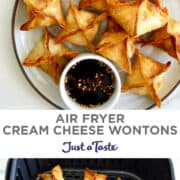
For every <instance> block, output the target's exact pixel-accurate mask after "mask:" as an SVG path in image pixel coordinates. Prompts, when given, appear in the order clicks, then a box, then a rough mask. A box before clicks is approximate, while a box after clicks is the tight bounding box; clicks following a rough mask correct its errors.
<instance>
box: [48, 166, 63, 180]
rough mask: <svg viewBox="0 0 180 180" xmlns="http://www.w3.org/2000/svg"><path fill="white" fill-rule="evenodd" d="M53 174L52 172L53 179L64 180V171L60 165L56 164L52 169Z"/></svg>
mask: <svg viewBox="0 0 180 180" xmlns="http://www.w3.org/2000/svg"><path fill="white" fill-rule="evenodd" d="M51 174H52V177H53V178H52V179H53V180H64V177H63V171H62V169H61V167H60V166H59V165H57V166H55V167H54V168H53V169H52V171H51Z"/></svg>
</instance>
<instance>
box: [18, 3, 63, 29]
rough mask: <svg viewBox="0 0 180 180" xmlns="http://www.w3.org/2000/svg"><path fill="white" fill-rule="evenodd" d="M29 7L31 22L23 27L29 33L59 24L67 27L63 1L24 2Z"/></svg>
mask: <svg viewBox="0 0 180 180" xmlns="http://www.w3.org/2000/svg"><path fill="white" fill-rule="evenodd" d="M24 2H25V4H26V5H27V10H28V14H29V20H28V21H27V22H26V23H25V24H23V25H22V26H21V30H24V31H27V30H30V29H33V28H38V27H45V26H46V27H47V26H51V25H54V24H59V25H60V26H62V27H65V21H64V16H63V12H62V4H61V0H44V1H42V0H24Z"/></svg>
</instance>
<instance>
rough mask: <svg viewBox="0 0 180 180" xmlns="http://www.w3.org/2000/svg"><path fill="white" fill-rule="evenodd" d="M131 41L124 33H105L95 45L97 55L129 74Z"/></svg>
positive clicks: (132, 52) (132, 49) (132, 43)
mask: <svg viewBox="0 0 180 180" xmlns="http://www.w3.org/2000/svg"><path fill="white" fill-rule="evenodd" d="M134 50H135V47H134V42H133V39H132V38H130V37H129V36H128V34H127V33H126V32H124V31H122V30H121V31H119V32H106V33H104V35H103V36H102V37H101V40H100V42H99V44H98V45H97V50H96V51H97V53H99V54H101V55H102V56H104V57H106V58H108V59H109V60H111V61H112V62H114V63H115V64H116V65H117V66H118V67H119V68H121V69H122V70H123V71H125V72H128V73H131V72H132V69H131V58H132V56H133V54H134Z"/></svg>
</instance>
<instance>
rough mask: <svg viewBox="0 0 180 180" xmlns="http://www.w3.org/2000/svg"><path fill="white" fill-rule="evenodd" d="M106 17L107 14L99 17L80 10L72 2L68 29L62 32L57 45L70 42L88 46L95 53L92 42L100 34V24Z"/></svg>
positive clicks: (68, 16) (67, 19)
mask: <svg viewBox="0 0 180 180" xmlns="http://www.w3.org/2000/svg"><path fill="white" fill-rule="evenodd" d="M106 17H107V14H106V13H102V14H101V15H97V14H95V13H92V12H88V11H85V10H78V9H77V7H76V6H75V5H74V4H73V3H72V2H71V1H70V7H69V10H68V14H67V17H66V21H67V28H65V29H62V30H61V31H60V33H59V36H58V38H57V39H56V43H59V42H62V41H68V42H71V43H73V44H76V45H79V46H86V47H88V48H89V49H90V50H92V51H94V45H93V44H92V42H93V40H94V39H95V37H96V34H97V33H98V30H99V26H100V22H101V21H103V20H104V19H105V18H106Z"/></svg>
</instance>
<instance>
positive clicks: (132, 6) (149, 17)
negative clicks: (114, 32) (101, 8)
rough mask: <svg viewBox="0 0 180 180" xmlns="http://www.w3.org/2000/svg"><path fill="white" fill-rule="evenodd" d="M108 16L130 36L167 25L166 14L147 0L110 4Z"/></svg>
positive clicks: (110, 0)
mask: <svg viewBox="0 0 180 180" xmlns="http://www.w3.org/2000/svg"><path fill="white" fill-rule="evenodd" d="M107 2H108V7H109V14H110V16H111V17H112V18H114V19H115V20H116V22H117V23H118V24H119V25H120V26H122V28H123V29H124V30H125V31H126V32H127V33H128V34H129V35H130V36H140V35H143V34H145V33H148V32H151V31H153V30H156V29H158V28H160V27H162V26H164V25H165V24H166V23H167V14H166V13H165V12H164V11H163V10H162V9H160V8H159V7H157V6H154V5H153V4H152V3H151V2H149V1H148V0H137V1H131V2H122V1H119V2H112V0H107Z"/></svg>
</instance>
